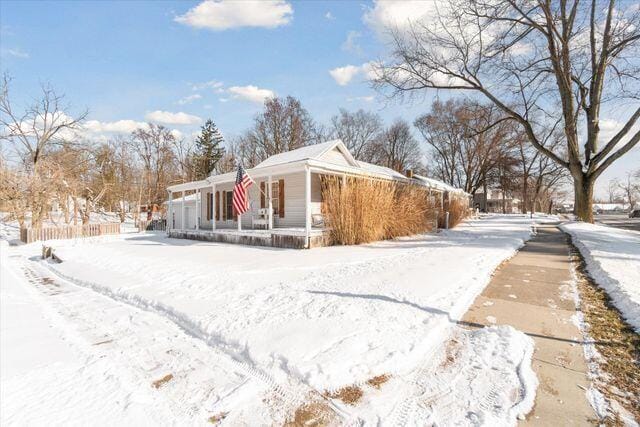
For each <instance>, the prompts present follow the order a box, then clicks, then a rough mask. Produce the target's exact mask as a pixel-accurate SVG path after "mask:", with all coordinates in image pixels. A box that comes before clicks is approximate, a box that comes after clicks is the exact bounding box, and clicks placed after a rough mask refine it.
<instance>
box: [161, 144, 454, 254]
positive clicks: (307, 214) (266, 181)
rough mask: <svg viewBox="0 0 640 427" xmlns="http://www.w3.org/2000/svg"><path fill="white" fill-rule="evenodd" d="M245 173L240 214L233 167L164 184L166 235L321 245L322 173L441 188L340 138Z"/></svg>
mask: <svg viewBox="0 0 640 427" xmlns="http://www.w3.org/2000/svg"><path fill="white" fill-rule="evenodd" d="M247 173H248V174H249V176H251V178H252V179H253V180H254V181H255V184H254V185H252V186H251V187H250V188H249V201H250V202H249V205H250V209H249V211H248V212H247V213H245V214H243V215H241V216H240V217H238V216H237V215H235V212H234V211H233V209H232V197H233V186H234V184H235V179H236V171H233V172H229V173H226V174H222V175H212V176H210V177H209V178H207V179H204V180H202V181H194V182H188V183H184V184H178V185H173V186H170V187H169V188H168V191H169V196H170V198H169V201H168V210H167V219H168V233H169V235H170V236H172V237H181V238H193V239H201V240H213V241H226V242H232V243H246V244H253V245H263V246H281V247H313V246H321V245H323V242H324V241H325V238H326V230H325V227H324V223H323V219H322V211H321V206H322V191H321V177H323V176H335V177H339V178H342V179H346V177H359V178H369V179H382V180H390V181H399V182H405V183H412V184H415V185H421V186H425V187H428V188H429V189H430V192H433V196H434V197H435V196H436V195H438V198H439V199H441V195H442V194H443V193H445V192H446V190H443V189H442V188H439V187H437V186H436V185H433V184H434V182H436V181H433V180H432V181H433V182H432V184H429V183H427V182H424V181H422V180H421V179H419V178H418V177H416V178H415V179H414V178H408V177H406V176H405V175H403V174H401V173H398V172H396V171H394V170H392V169H389V168H386V167H382V166H378V165H373V164H370V163H365V162H361V161H357V160H355V159H354V158H353V156H352V155H351V153H350V152H349V150H348V149H347V147H346V146H345V145H344V144H343V143H342V141H340V140H334V141H329V142H325V143H322V144H316V145H309V146H306V147H302V148H299V149H297V150H293V151H289V152H285V153H281V154H276V155H274V156H271V157H269V158H268V159H266V160H264V161H263V162H261V163H260V164H258V165H257V166H256V167H254V168H252V169H248V170H247ZM440 184H443V183H440ZM443 185H444V184H443ZM176 193H177V194H176ZM176 196H177V197H176ZM183 200H184V202H183ZM269 207H271V209H269Z"/></svg>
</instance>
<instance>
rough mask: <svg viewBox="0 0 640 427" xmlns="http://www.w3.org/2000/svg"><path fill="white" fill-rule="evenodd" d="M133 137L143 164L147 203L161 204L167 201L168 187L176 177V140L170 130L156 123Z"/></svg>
mask: <svg viewBox="0 0 640 427" xmlns="http://www.w3.org/2000/svg"><path fill="white" fill-rule="evenodd" d="M131 137H132V143H133V147H134V150H135V152H136V153H137V155H138V156H139V158H140V160H141V162H142V181H143V188H142V191H143V193H145V195H146V202H147V204H152V203H155V204H161V203H162V202H164V200H165V191H166V187H167V185H168V184H169V183H170V182H172V181H173V176H174V175H175V154H174V152H173V148H174V146H175V142H176V139H175V137H174V136H173V134H172V133H171V131H169V129H167V128H166V127H164V126H162V125H157V124H154V123H149V124H148V126H147V128H140V129H137V130H135V131H133V132H132V134H131Z"/></svg>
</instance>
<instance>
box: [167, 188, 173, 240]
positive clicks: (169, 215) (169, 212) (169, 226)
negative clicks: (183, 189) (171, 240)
mask: <svg viewBox="0 0 640 427" xmlns="http://www.w3.org/2000/svg"><path fill="white" fill-rule="evenodd" d="M168 193H169V209H167V233H168V232H169V231H171V229H172V228H173V219H172V217H173V191H168Z"/></svg>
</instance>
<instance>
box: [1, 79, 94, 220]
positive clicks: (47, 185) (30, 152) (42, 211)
mask: <svg viewBox="0 0 640 427" xmlns="http://www.w3.org/2000/svg"><path fill="white" fill-rule="evenodd" d="M9 85H10V79H9V77H7V76H6V75H4V76H3V80H2V83H1V86H0V140H2V141H7V142H8V143H9V145H10V146H11V148H12V150H13V154H14V155H17V156H18V157H19V158H20V159H21V160H22V165H23V167H24V171H23V172H22V173H18V175H13V176H10V177H9V178H16V177H17V176H21V177H22V178H21V179H23V180H24V186H20V187H21V188H22V189H23V193H22V198H23V200H22V201H21V202H20V203H17V202H16V203H14V204H13V205H12V206H14V207H15V208H16V212H15V214H16V216H18V217H22V218H21V219H19V221H20V222H21V224H24V219H25V217H26V214H25V213H21V212H18V211H20V210H22V207H26V209H27V210H28V211H30V212H31V225H32V226H33V227H39V226H40V224H41V222H42V220H43V219H44V217H45V216H46V215H47V212H48V208H49V206H50V203H51V199H52V197H53V193H52V190H51V189H52V188H54V187H55V186H56V185H57V184H58V180H59V179H61V175H60V173H59V172H60V171H59V169H58V168H56V167H55V166H54V165H51V164H46V162H43V158H45V157H46V155H47V154H49V153H51V152H52V151H53V150H54V149H55V148H56V147H60V146H61V144H63V143H67V144H68V143H70V142H71V141H70V140H75V131H76V130H77V129H79V126H80V123H81V122H82V120H84V118H85V117H86V114H87V113H86V112H84V113H82V114H80V115H79V116H77V117H76V118H73V117H71V116H69V115H68V114H67V112H66V110H68V108H67V107H66V106H64V105H63V104H62V101H63V97H62V96H59V95H57V94H56V93H55V91H54V90H53V89H51V88H50V87H49V86H42V95H41V97H40V98H39V99H37V100H36V101H35V102H34V103H33V104H32V105H30V106H28V107H27V108H25V110H24V112H22V113H18V112H17V111H16V110H14V108H13V106H12V103H11V100H10V97H9ZM14 188H17V187H14Z"/></svg>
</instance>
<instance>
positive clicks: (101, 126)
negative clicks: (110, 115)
mask: <svg viewBox="0 0 640 427" xmlns="http://www.w3.org/2000/svg"><path fill="white" fill-rule="evenodd" d="M140 128H143V129H147V128H148V125H147V123H145V122H138V121H135V120H117V121H115V122H101V121H98V120H87V121H86V122H85V123H84V130H86V131H87V132H90V133H95V134H100V133H131V132H133V131H134V130H136V129H140Z"/></svg>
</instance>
